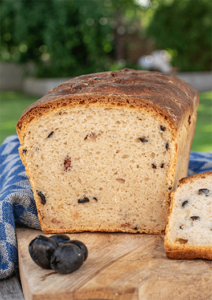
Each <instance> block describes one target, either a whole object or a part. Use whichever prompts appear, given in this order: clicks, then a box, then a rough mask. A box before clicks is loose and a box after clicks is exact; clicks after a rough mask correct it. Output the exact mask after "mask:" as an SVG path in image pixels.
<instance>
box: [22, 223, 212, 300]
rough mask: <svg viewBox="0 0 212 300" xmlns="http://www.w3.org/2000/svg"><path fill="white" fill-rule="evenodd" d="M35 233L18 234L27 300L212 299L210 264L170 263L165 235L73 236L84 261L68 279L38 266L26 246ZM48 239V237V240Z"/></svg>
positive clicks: (67, 275)
mask: <svg viewBox="0 0 212 300" xmlns="http://www.w3.org/2000/svg"><path fill="white" fill-rule="evenodd" d="M39 234H43V233H42V232H40V231H38V230H32V229H23V228H18V229H17V240H18V252H19V267H20V276H21V282H22V288H23V292H24V296H25V300H31V299H33V300H44V299H45V300H50V299H51V300H56V299H57V300H63V299H64V300H66V299H74V300H78V299H79V300H88V299H89V300H94V299H96V300H97V299H98V300H101V299H107V300H109V299H110V300H113V299H114V300H116V299H117V300H170V299H173V300H190V299H192V300H197V299H198V300H208V299H212V261H207V260H201V259H198V260H190V261H188V260H187V261H186V260H170V259H168V258H167V257H166V255H165V251H164V246H163V236H157V235H147V234H124V233H87V232H85V233H77V234H69V236H70V238H71V239H78V240H81V241H82V242H84V243H85V244H86V245H87V247H88V250H89V256H88V259H87V260H86V261H85V262H84V264H83V266H82V267H81V268H80V269H79V270H77V271H75V272H74V273H72V274H66V275H63V274H58V273H55V272H54V271H53V270H44V269H41V268H40V267H38V266H37V265H36V264H35V263H34V262H33V261H32V260H31V258H30V256H29V253H28V244H29V242H30V241H31V240H32V239H33V238H35V237H36V236H37V235H39ZM47 236H48V235H47Z"/></svg>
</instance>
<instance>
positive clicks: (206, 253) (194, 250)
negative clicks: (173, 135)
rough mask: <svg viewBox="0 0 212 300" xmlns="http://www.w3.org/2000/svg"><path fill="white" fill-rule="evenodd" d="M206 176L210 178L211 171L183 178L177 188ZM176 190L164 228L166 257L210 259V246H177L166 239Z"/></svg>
mask: <svg viewBox="0 0 212 300" xmlns="http://www.w3.org/2000/svg"><path fill="white" fill-rule="evenodd" d="M208 176H212V171H208V172H205V173H199V174H194V175H192V176H190V177H184V178H182V179H181V180H180V184H179V185H178V188H179V187H181V186H182V185H184V184H186V183H188V182H190V183H193V182H195V180H198V179H200V178H206V177H208ZM176 192H177V190H175V191H174V192H173V193H172V194H171V205H170V213H169V217H168V225H167V226H166V235H165V239H164V247H165V251H166V255H167V257H169V258H172V259H195V258H203V259H210V260H211V259H212V246H193V245H177V244H172V243H171V242H170V240H169V238H168V232H169V231H170V219H171V213H172V210H173V206H174V196H175V193H176Z"/></svg>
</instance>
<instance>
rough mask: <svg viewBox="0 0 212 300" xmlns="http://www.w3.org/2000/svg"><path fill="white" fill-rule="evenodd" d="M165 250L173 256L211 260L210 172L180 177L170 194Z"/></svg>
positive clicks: (211, 208)
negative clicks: (174, 189) (177, 185)
mask: <svg viewBox="0 0 212 300" xmlns="http://www.w3.org/2000/svg"><path fill="white" fill-rule="evenodd" d="M170 210H171V213H170V216H169V222H168V225H167V228H166V236H165V251H166V255H167V256H168V257H169V258H174V259H194V258H205V259H212V172H206V173H200V174H196V175H193V176H191V177H186V178H183V179H181V180H180V185H179V187H178V188H177V189H176V191H174V192H173V193H172V195H171V207H170Z"/></svg>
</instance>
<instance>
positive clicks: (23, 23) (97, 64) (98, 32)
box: [0, 0, 212, 151]
mask: <svg viewBox="0 0 212 300" xmlns="http://www.w3.org/2000/svg"><path fill="white" fill-rule="evenodd" d="M211 16H212V1H211V0H48V1H36V0H30V1H25V0H22V1H21V0H1V1H0V20H1V32H0V73H1V74H0V79H1V78H5V76H6V75H5V74H6V73H5V74H4V72H3V71H2V70H3V67H4V68H5V66H6V65H9V66H11V64H15V66H18V68H19V69H20V70H21V73H20V74H21V75H20V76H22V77H21V80H20V85H19V87H18V88H17V87H16V88H12V89H11V88H10V89H9V90H8V88H5V87H4V86H3V85H1V84H0V90H1V92H0V143H2V142H3V140H4V139H5V137H7V136H8V135H11V134H14V133H15V126H16V123H17V120H18V118H19V116H20V115H21V113H22V112H23V110H24V109H25V108H26V107H27V106H29V105H30V104H31V103H32V102H34V101H36V100H37V99H38V98H39V97H35V96H32V95H30V94H29V93H30V92H29V91H28V94H26V93H24V92H23V89H22V86H23V82H24V80H26V79H27V78H35V79H36V78H37V79H43V78H61V80H63V78H64V81H65V80H67V79H68V78H71V77H74V76H78V75H82V74H88V73H94V72H101V71H108V70H111V71H114V70H119V69H123V68H125V67H128V68H134V69H146V68H145V67H142V66H141V65H139V64H138V60H139V58H140V57H142V56H146V57H147V59H150V60H151V53H152V52H153V51H155V50H160V51H164V50H166V55H168V56H169V59H170V63H171V65H172V70H171V73H173V74H176V75H178V74H184V73H186V74H187V73H189V74H199V76H200V77H201V74H205V72H206V73H207V74H211V73H209V72H210V71H211V67H212V18H211ZM150 69H152V70H157V68H150ZM12 75H13V74H12V73H11V74H9V77H8V83H10V81H11V78H12ZM20 76H19V79H20ZM202 76H203V75H202ZM192 151H212V79H211V85H210V86H209V88H207V89H206V90H204V91H202V90H201V92H200V105H199V108H198V121H197V126H196V132H195V137H194V141H193V145H192Z"/></svg>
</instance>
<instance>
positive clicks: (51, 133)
mask: <svg viewBox="0 0 212 300" xmlns="http://www.w3.org/2000/svg"><path fill="white" fill-rule="evenodd" d="M53 133H54V131H52V132H50V134H49V135H48V136H47V138H48V139H49V138H50V137H51V136H52V135H53Z"/></svg>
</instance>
